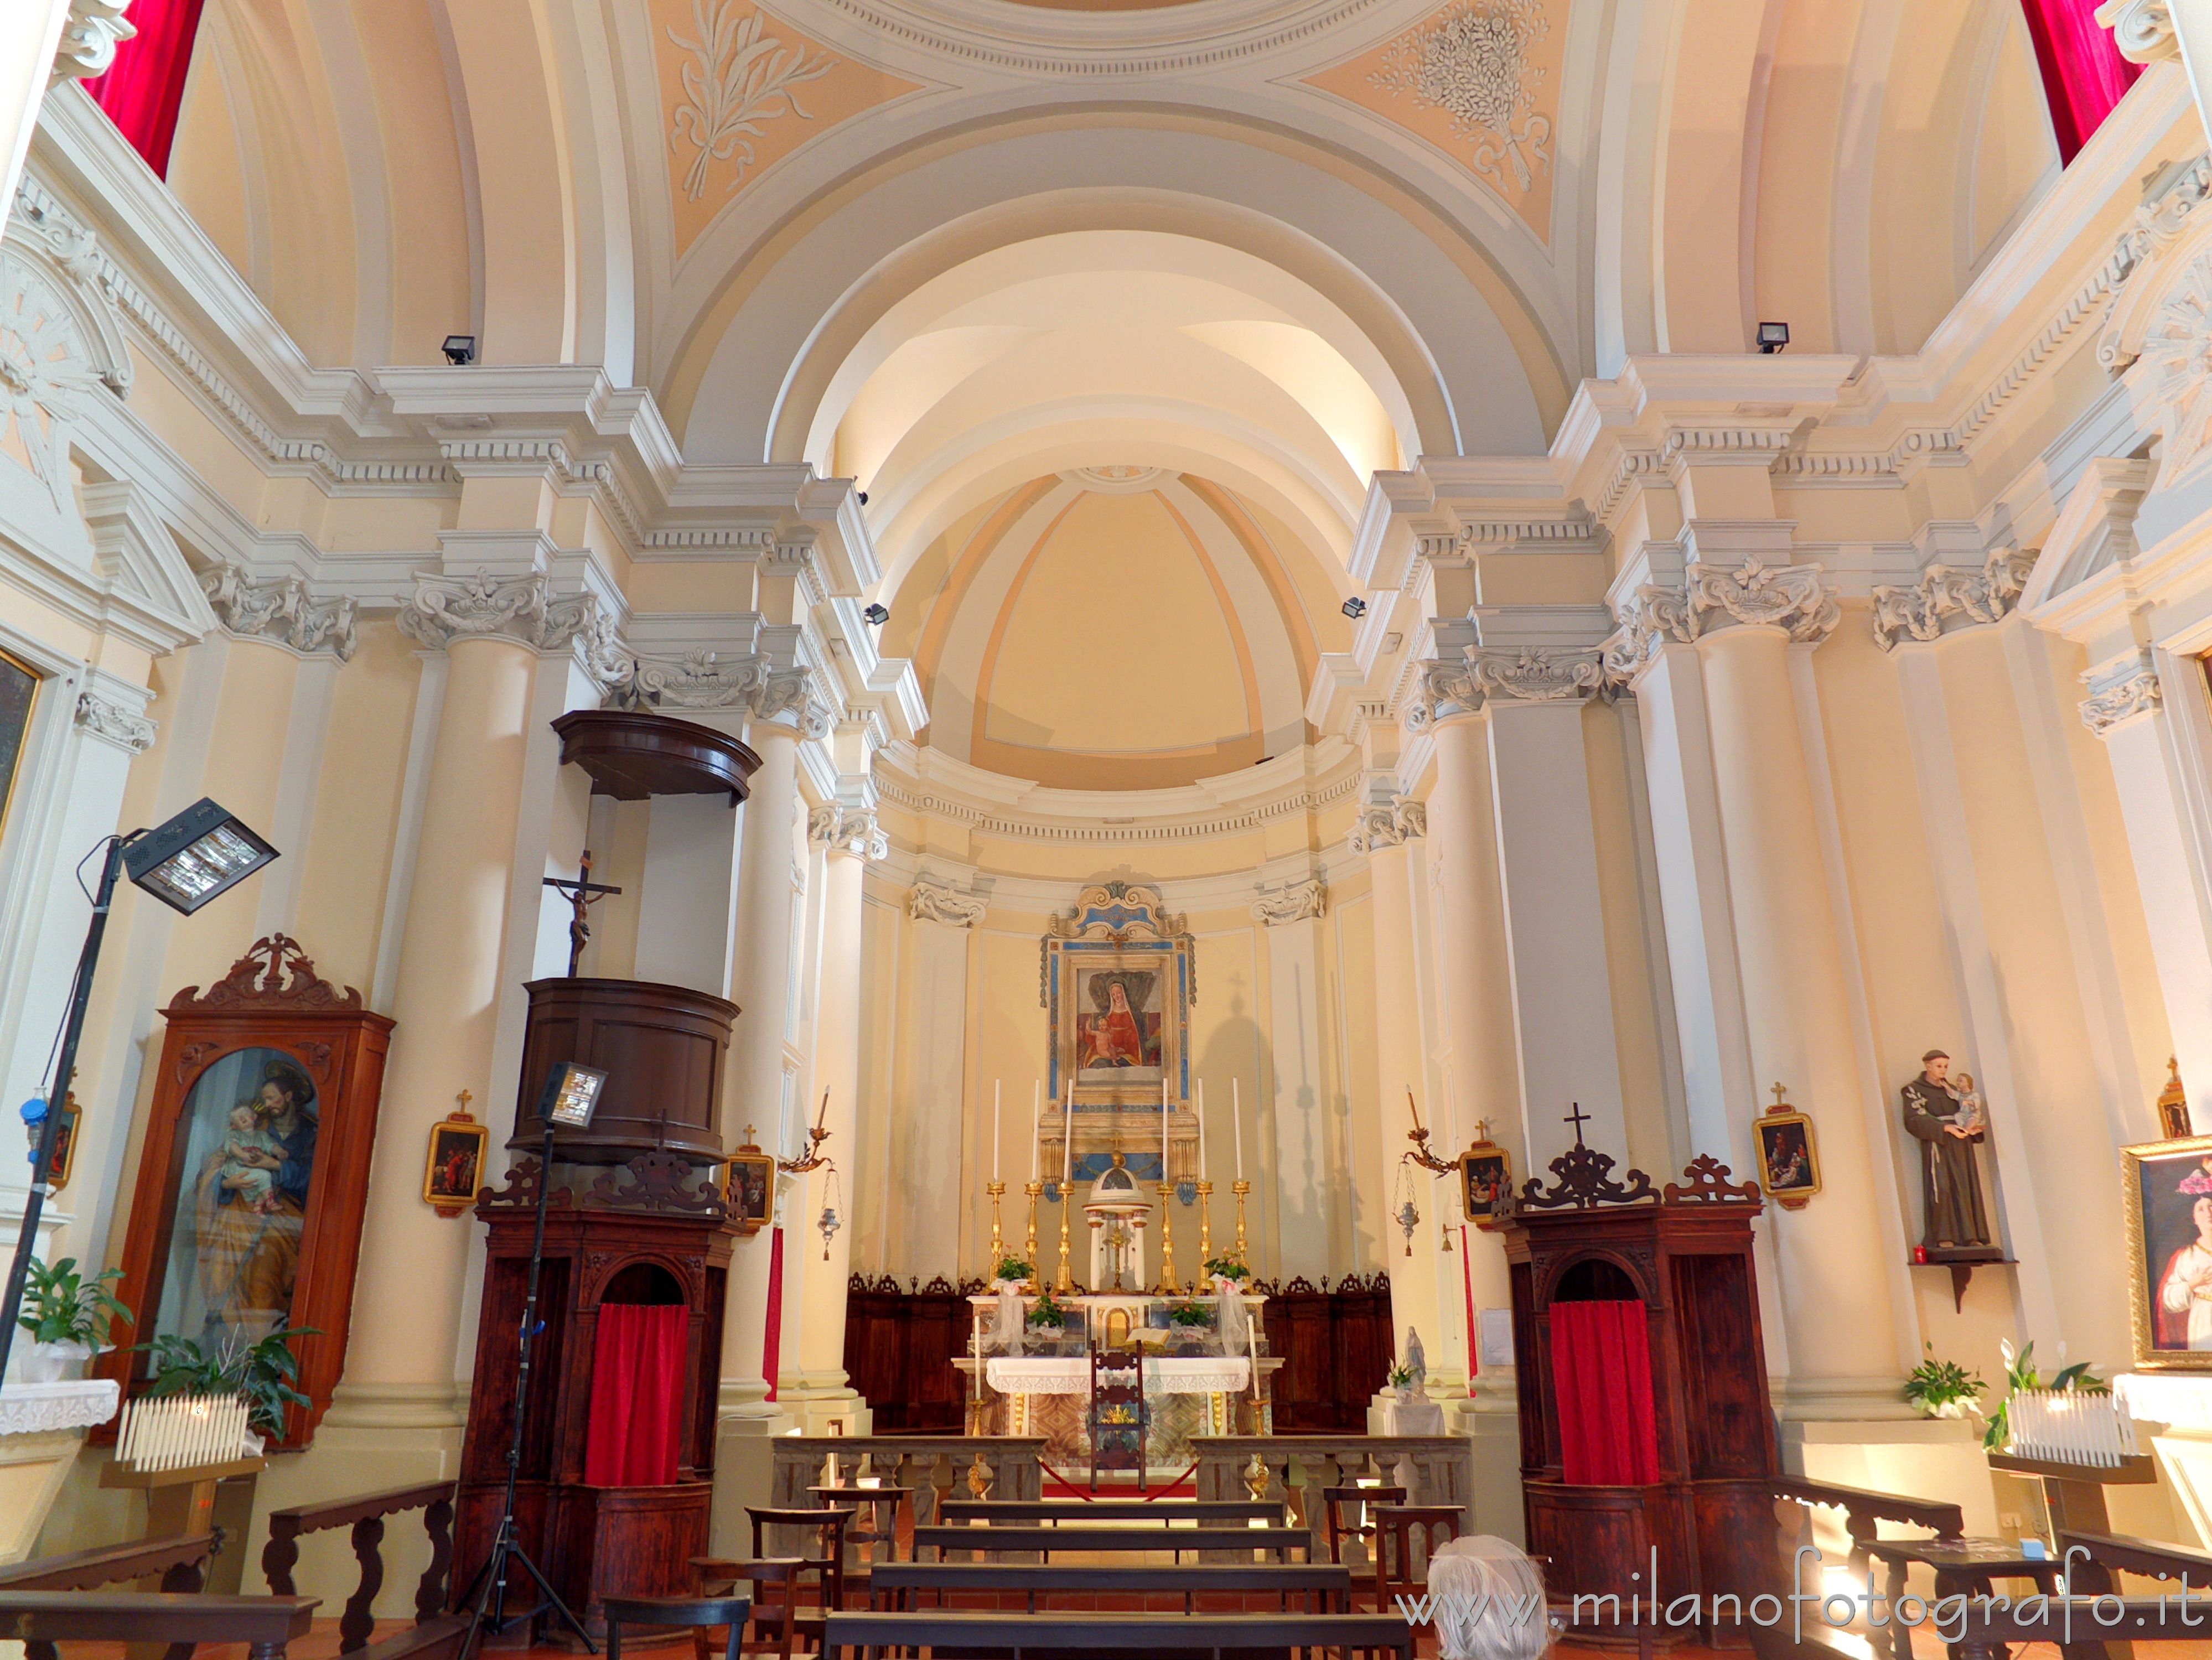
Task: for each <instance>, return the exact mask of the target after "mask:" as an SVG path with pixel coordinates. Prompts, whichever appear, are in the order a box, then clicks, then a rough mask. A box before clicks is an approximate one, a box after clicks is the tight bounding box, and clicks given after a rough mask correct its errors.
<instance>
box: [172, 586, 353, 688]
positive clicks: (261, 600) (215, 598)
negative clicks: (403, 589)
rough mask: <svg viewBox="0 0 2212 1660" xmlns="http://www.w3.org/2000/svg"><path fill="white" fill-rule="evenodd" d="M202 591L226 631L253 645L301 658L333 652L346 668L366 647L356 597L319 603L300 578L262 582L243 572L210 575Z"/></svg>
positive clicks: (341, 597) (350, 596)
mask: <svg viewBox="0 0 2212 1660" xmlns="http://www.w3.org/2000/svg"><path fill="white" fill-rule="evenodd" d="M199 582H200V591H201V592H202V593H204V594H206V595H207V597H208V604H209V605H211V606H213V607H214V608H215V614H216V617H217V619H218V620H220V621H221V623H222V625H223V627H224V628H226V629H228V630H229V631H230V632H231V633H233V634H235V635H242V636H244V637H245V638H247V639H252V640H273V641H275V642H277V643H278V644H279V645H283V646H289V647H290V648H292V649H293V650H294V651H296V652H311V651H329V652H331V654H334V655H335V656H336V657H337V660H338V661H340V662H341V663H343V662H344V661H346V660H348V659H349V658H350V657H352V655H353V654H354V649H355V648H356V646H358V645H359V644H360V643H361V641H360V635H358V634H357V633H356V629H355V621H356V618H355V607H354V601H353V596H352V595H350V594H340V595H339V596H338V597H337V599H315V598H314V597H313V595H311V594H310V593H308V592H307V583H306V582H305V581H302V580H301V578H300V577H298V576H296V575H295V576H283V577H278V578H276V579H274V580H272V581H255V580H254V579H253V578H252V577H251V576H249V575H247V574H246V571H245V570H244V569H242V568H241V567H240V566H237V565H233V564H228V563H226V564H221V565H217V566H215V567H214V568H213V569H209V570H204V571H202V572H201V573H200V577H199Z"/></svg>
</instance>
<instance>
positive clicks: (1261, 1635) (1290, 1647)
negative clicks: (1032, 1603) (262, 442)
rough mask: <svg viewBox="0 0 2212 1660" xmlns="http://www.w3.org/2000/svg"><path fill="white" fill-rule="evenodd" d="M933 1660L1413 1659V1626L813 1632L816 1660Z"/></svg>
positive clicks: (859, 1624)
mask: <svg viewBox="0 0 2212 1660" xmlns="http://www.w3.org/2000/svg"><path fill="white" fill-rule="evenodd" d="M925 1648H926V1649H928V1650H930V1651H932V1652H933V1653H934V1654H938V1655H946V1656H950V1655H961V1656H973V1655H993V1656H1006V1657H1008V1660H1022V1657H1023V1656H1024V1655H1035V1656H1039V1657H1042V1656H1047V1655H1057V1654H1068V1653H1082V1652H1089V1653H1097V1652H1099V1651H1118V1652H1127V1653H1141V1654H1144V1655H1146V1656H1147V1657H1149V1660H1188V1657H1193V1656H1206V1657H1218V1656H1220V1655H1225V1654H1249V1653H1253V1652H1255V1651H1259V1652H1266V1653H1273V1654H1286V1653H1297V1652H1300V1651H1308V1652H1318V1651H1329V1652H1332V1653H1336V1654H1341V1655H1344V1656H1346V1657H1349V1656H1352V1655H1354V1654H1362V1653H1364V1654H1374V1655H1391V1656H1395V1657H1396V1660H1413V1627H1411V1626H1409V1625H1407V1623H1406V1622H1405V1621H1404V1620H1401V1619H1399V1618H1398V1617H1397V1616H1396V1615H1395V1614H1388V1615H1385V1614H967V1613H957V1614H956V1613H907V1614H831V1615H830V1616H829V1624H828V1627H827V1628H826V1630H825V1631H824V1633H823V1649H822V1651H823V1660H829V1657H831V1656H834V1655H839V1654H844V1653H849V1652H850V1651H853V1650H855V1649H857V1650H860V1651H861V1652H862V1654H863V1655H866V1656H873V1655H875V1654H877V1653H878V1652H879V1651H883V1650H885V1649H902V1650H908V1651H920V1650H921V1649H925Z"/></svg>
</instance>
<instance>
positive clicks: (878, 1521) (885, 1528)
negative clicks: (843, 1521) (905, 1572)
mask: <svg viewBox="0 0 2212 1660" xmlns="http://www.w3.org/2000/svg"><path fill="white" fill-rule="evenodd" d="M806 1491H807V1492H808V1493H811V1494H812V1495H813V1496H814V1497H815V1498H816V1499H823V1500H829V1501H832V1502H834V1503H836V1504H837V1505H840V1506H842V1505H851V1506H852V1507H853V1508H854V1510H855V1511H859V1510H862V1509H865V1510H866V1511H867V1520H866V1522H865V1523H859V1524H858V1525H855V1526H853V1527H849V1528H848V1529H845V1542H846V1543H847V1544H848V1545H852V1546H854V1547H857V1548H866V1551H867V1553H868V1560H869V1561H871V1562H878V1561H882V1560H884V1548H885V1547H886V1546H888V1547H889V1548H890V1560H891V1561H894V1562H896V1561H897V1560H898V1554H899V1542H898V1541H899V1521H900V1518H901V1517H902V1516H903V1517H906V1519H907V1520H908V1522H909V1523H911V1522H912V1520H913V1515H914V1489H913V1488H912V1487H809V1488H807V1490H806ZM886 1511H888V1512H889V1514H888V1515H886V1514H885V1512H886Z"/></svg>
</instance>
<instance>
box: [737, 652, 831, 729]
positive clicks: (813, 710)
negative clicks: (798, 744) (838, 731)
mask: <svg viewBox="0 0 2212 1660" xmlns="http://www.w3.org/2000/svg"><path fill="white" fill-rule="evenodd" d="M813 694H814V682H813V679H812V678H811V676H810V675H808V673H807V672H806V671H805V669H783V670H781V671H779V672H775V673H773V674H769V675H766V676H764V677H763V678H762V681H761V685H760V690H759V691H758V692H757V693H756V694H755V695H754V697H753V700H752V709H753V714H755V715H756V716H757V717H758V718H759V719H761V720H763V721H781V722H783V723H785V724H787V725H789V726H791V727H795V728H796V729H797V730H798V733H799V736H800V737H802V738H813V739H822V738H827V737H828V736H829V728H830V724H831V722H830V715H829V710H828V709H827V708H824V707H823V705H822V704H821V703H820V702H817V700H816V698H815V696H814V695H813Z"/></svg>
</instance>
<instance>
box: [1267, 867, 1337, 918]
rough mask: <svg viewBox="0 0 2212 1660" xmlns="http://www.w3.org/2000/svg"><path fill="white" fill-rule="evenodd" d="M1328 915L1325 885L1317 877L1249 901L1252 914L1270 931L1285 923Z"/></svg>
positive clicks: (1326, 886)
mask: <svg viewBox="0 0 2212 1660" xmlns="http://www.w3.org/2000/svg"><path fill="white" fill-rule="evenodd" d="M1327 914H1328V884H1327V883H1325V882H1323V881H1322V879H1321V878H1319V877H1318V876H1309V877H1306V878H1305V879H1303V880H1301V881H1297V882H1290V883H1286V884H1285V885H1283V886H1282V887H1280V888H1278V889H1277V890H1276V891H1274V892H1273V893H1263V894H1261V896H1260V897H1258V898H1257V899H1255V900H1254V901H1253V902H1252V915H1253V917H1254V918H1255V920H1256V921H1261V922H1264V923H1266V924H1267V926H1268V927H1271V928H1279V927H1283V926H1284V925H1285V923H1290V922H1306V921H1320V920H1321V918H1322V917H1323V916H1324V915H1327Z"/></svg>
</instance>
